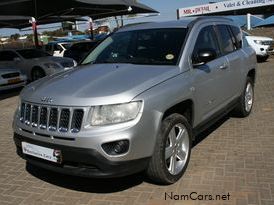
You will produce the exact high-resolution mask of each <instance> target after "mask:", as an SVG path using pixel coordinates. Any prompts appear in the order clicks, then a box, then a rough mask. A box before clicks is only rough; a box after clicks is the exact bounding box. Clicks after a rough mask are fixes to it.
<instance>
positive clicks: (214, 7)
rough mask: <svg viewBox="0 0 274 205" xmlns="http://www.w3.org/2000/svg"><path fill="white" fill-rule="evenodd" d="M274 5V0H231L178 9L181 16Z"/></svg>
mask: <svg viewBox="0 0 274 205" xmlns="http://www.w3.org/2000/svg"><path fill="white" fill-rule="evenodd" d="M270 5H271V6H273V5H274V0H231V1H223V2H217V3H211V4H204V5H198V6H193V7H186V8H180V9H178V15H179V17H186V16H198V15H205V14H211V13H221V12H227V11H235V10H241V9H250V8H255V7H263V6H270Z"/></svg>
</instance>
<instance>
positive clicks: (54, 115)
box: [49, 108, 58, 131]
mask: <svg viewBox="0 0 274 205" xmlns="http://www.w3.org/2000/svg"><path fill="white" fill-rule="evenodd" d="M57 123H58V109H57V108H50V111H49V130H50V131H56V130H57Z"/></svg>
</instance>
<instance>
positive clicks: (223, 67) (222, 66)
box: [220, 63, 228, 70]
mask: <svg viewBox="0 0 274 205" xmlns="http://www.w3.org/2000/svg"><path fill="white" fill-rule="evenodd" d="M227 68H228V65H227V64H226V63H225V64H223V65H220V69H221V70H224V69H227Z"/></svg>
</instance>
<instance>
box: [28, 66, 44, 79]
mask: <svg viewBox="0 0 274 205" xmlns="http://www.w3.org/2000/svg"><path fill="white" fill-rule="evenodd" d="M45 76H46V73H45V71H44V70H43V69H42V68H39V67H36V68H33V69H32V71H31V81H32V82H33V81H36V80H38V79H40V78H43V77H45Z"/></svg>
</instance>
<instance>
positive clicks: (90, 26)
mask: <svg viewBox="0 0 274 205" xmlns="http://www.w3.org/2000/svg"><path fill="white" fill-rule="evenodd" d="M89 34H90V39H91V40H94V34H93V21H92V18H89Z"/></svg>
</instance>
